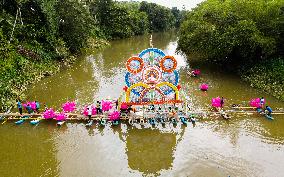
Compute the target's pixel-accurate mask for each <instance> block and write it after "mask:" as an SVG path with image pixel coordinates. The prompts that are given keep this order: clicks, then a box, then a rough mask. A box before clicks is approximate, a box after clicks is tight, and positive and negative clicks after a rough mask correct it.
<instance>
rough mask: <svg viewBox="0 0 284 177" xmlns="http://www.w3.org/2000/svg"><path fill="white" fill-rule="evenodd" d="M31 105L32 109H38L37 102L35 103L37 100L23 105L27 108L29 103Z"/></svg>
mask: <svg viewBox="0 0 284 177" xmlns="http://www.w3.org/2000/svg"><path fill="white" fill-rule="evenodd" d="M28 104H29V105H30V107H31V109H32V110H36V103H35V101H34V102H29V101H28V102H27V103H26V104H23V106H24V108H26V109H27V105H28Z"/></svg>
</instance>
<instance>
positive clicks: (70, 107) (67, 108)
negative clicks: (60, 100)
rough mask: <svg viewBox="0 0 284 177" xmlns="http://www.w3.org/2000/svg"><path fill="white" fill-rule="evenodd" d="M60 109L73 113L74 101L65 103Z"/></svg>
mask: <svg viewBox="0 0 284 177" xmlns="http://www.w3.org/2000/svg"><path fill="white" fill-rule="evenodd" d="M62 109H63V111H64V112H73V111H75V110H76V103H75V102H74V101H72V102H69V101H67V102H66V103H64V104H63V105H62Z"/></svg>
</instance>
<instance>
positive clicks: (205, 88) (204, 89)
mask: <svg viewBox="0 0 284 177" xmlns="http://www.w3.org/2000/svg"><path fill="white" fill-rule="evenodd" d="M208 88H209V87H208V85H207V84H204V83H203V84H201V85H200V90H202V91H207V90H208Z"/></svg>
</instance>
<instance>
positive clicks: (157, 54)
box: [139, 48, 166, 67]
mask: <svg viewBox="0 0 284 177" xmlns="http://www.w3.org/2000/svg"><path fill="white" fill-rule="evenodd" d="M165 56H166V55H165V53H164V52H163V51H162V50H160V49H157V48H148V49H145V50H143V51H142V52H141V53H140V54H139V57H140V58H142V60H143V61H144V66H145V67H146V66H150V65H151V66H153V65H156V66H159V63H160V60H161V59H162V58H164V57H165Z"/></svg>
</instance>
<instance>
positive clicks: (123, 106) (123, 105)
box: [120, 103, 128, 110]
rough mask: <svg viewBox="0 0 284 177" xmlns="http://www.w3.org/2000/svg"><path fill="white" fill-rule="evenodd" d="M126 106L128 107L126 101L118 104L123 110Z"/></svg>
mask: <svg viewBox="0 0 284 177" xmlns="http://www.w3.org/2000/svg"><path fill="white" fill-rule="evenodd" d="M127 108H128V106H127V104H126V103H122V104H121V105H120V109H123V110H125V109H127Z"/></svg>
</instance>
